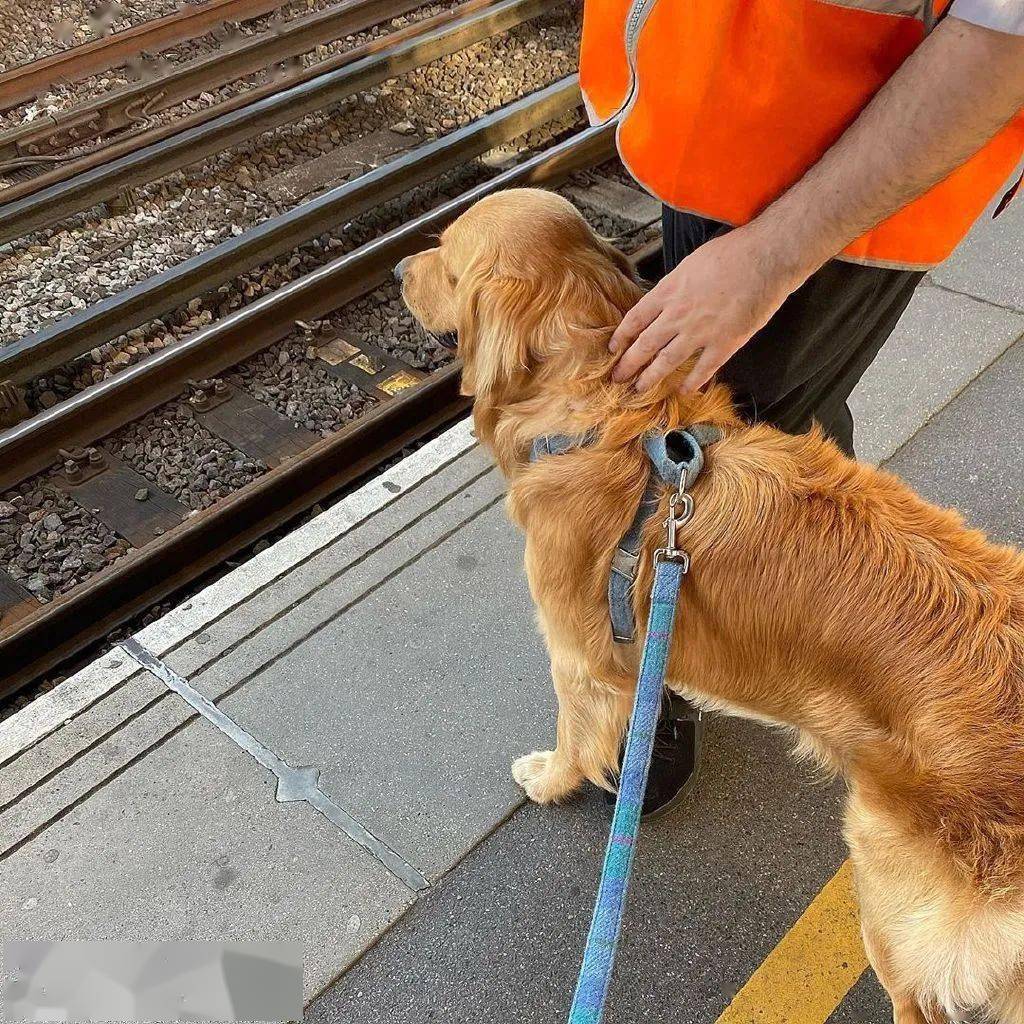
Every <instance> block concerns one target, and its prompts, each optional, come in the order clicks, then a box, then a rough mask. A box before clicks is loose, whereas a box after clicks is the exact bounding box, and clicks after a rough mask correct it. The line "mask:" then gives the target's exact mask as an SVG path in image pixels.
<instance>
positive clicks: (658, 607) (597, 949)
mask: <svg viewBox="0 0 1024 1024" xmlns="http://www.w3.org/2000/svg"><path fill="white" fill-rule="evenodd" d="M680 433H682V434H683V436H684V438H685V439H686V440H687V441H688V442H689V443H691V447H692V449H694V451H693V454H692V456H691V458H689V459H680V460H677V459H671V460H667V461H666V463H665V464H664V465H663V466H662V467H661V468H662V472H661V473H659V475H660V476H662V479H664V478H665V476H667V475H668V473H667V472H665V470H670V471H675V472H673V473H672V475H673V476H675V478H676V487H677V490H676V491H675V493H673V494H672V496H671V498H670V499H669V514H668V519H667V520H666V522H665V526H666V529H667V538H666V541H667V542H666V546H665V547H664V548H660V549H659V550H658V551H656V552H655V555H654V585H653V587H652V589H651V610H650V614H649V616H648V619H647V638H646V640H645V641H644V649H643V654H642V655H641V658H640V678H639V680H638V681H637V687H636V697H635V698H634V701H633V713H632V716H631V718H630V723H629V734H628V736H627V739H626V752H625V755H624V757H623V761H622V770H621V772H620V777H619V793H618V798H617V799H616V801H615V813H614V814H613V815H612V826H611V835H610V836H609V837H608V847H607V849H606V851H605V855H604V865H603V867H602V869H601V883H600V885H599V887H598V891H597V903H596V905H595V907H594V916H593V919H592V920H591V922H590V932H589V933H588V935H587V944H586V947H585V948H584V951H583V966H582V967H581V968H580V977H579V981H578V982H577V984H576V994H575V995H574V996H573V1001H572V1008H571V1009H570V1011H569V1024H600V1022H601V1020H602V1018H603V1017H604V1010H605V1004H606V1002H607V1000H608V987H609V985H610V984H611V979H612V968H613V967H614V965H615V951H616V947H617V945H618V941H619V933H620V931H621V929H622V916H623V912H624V910H625V904H626V893H627V890H628V888H629V877H630V874H631V872H632V869H633V856H634V853H635V852H636V841H637V836H638V835H639V832H640V815H641V814H642V812H643V804H644V793H645V792H646V790H647V775H648V772H649V771H650V767H651V754H652V752H653V750H654V733H655V730H656V728H657V724H658V716H659V713H660V710H661V700H662V694H663V692H664V688H665V671H666V667H667V664H668V654H669V648H670V645H671V640H672V628H673V624H674V622H675V615H676V603H677V601H678V598H679V588H680V586H681V585H682V582H683V577H684V576H685V575H686V573H687V572H688V571H689V568H690V558H689V555H688V554H687V553H686V552H685V551H683V550H681V549H680V548H679V547H678V544H677V537H676V532H677V530H678V529H679V527H680V526H683V525H685V524H686V523H687V522H689V520H690V518H691V517H692V515H693V499H692V498H691V496H690V495H689V493H688V492H687V490H686V488H687V486H688V485H689V484H690V483H691V482H692V481H693V479H694V478H695V477H696V475H697V473H698V472H699V471H700V468H701V466H702V465H703V457H702V455H703V453H702V452H701V447H700V443H699V441H700V440H705V441H706V440H709V439H710V438H707V439H705V438H704V437H701V438H699V440H698V439H697V438H695V437H694V436H693V434H689V433H685V432H680ZM659 440H660V439H659ZM649 454H651V456H652V461H654V462H655V464H656V465H657V461H656V459H655V453H654V452H651V451H650V450H649Z"/></svg>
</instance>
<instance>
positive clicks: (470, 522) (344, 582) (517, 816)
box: [0, 241, 1024, 1024]
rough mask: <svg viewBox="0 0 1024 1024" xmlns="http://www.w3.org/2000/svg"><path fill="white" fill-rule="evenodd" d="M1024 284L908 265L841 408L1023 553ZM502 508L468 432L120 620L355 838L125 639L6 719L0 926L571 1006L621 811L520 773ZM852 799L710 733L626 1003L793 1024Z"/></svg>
mask: <svg viewBox="0 0 1024 1024" xmlns="http://www.w3.org/2000/svg"><path fill="white" fill-rule="evenodd" d="M991 244H993V245H995V244H1000V245H1001V244H1002V243H1001V242H998V243H997V242H995V241H993V242H992V243H991ZM937 280H938V278H937ZM1015 287H1016V286H1015V283H1014V281H1012V280H1010V278H1009V277H1007V278H1006V279H1005V280H1004V281H1003V282H1002V283H1001V284H998V285H997V284H996V283H993V282H992V281H991V280H989V279H988V278H987V277H985V276H984V275H978V274H976V273H975V270H974V269H973V263H972V262H971V260H966V262H965V263H963V264H962V265H960V266H959V268H958V267H957V265H954V266H953V267H952V269H951V270H950V272H949V275H948V276H946V277H945V278H943V279H942V280H941V281H940V282H939V283H929V284H926V285H925V286H923V287H922V289H921V291H920V293H919V295H918V296H917V298H916V299H915V301H914V304H913V306H912V307H911V310H910V311H908V314H907V316H906V317H905V318H904V320H903V321H902V322H901V325H900V327H899V329H898V331H897V335H896V336H895V337H894V338H893V340H892V342H891V343H890V345H888V346H887V347H886V349H885V350H884V353H883V356H882V357H880V359H879V360H878V362H877V363H876V365H875V366H874V367H873V368H872V371H871V372H870V374H869V375H868V376H867V377H866V378H865V380H864V382H863V384H862V387H861V389H860V390H859V392H858V394H857V396H856V401H855V412H856V415H857V418H858V431H859V432H858V440H859V444H860V449H861V453H862V455H863V457H865V458H870V459H873V460H875V461H878V460H882V459H888V460H889V465H890V466H891V467H892V468H894V469H896V470H897V471H898V472H900V473H901V474H903V475H904V476H905V477H906V478H907V479H908V480H910V481H911V483H913V484H914V485H915V486H916V487H918V488H919V489H920V490H921V491H922V492H923V493H925V494H926V495H928V496H929V497H931V498H933V499H934V500H937V501H940V502H943V503H946V504H951V505H956V506H958V507H961V508H963V509H964V510H965V511H967V512H968V513H969V514H970V516H971V518H972V519H973V520H974V521H975V522H977V523H978V524H980V525H982V526H985V527H987V528H989V529H990V530H991V531H992V532H993V533H994V534H995V535H997V536H1000V537H1003V538H1005V539H1007V540H1013V541H1016V542H1017V543H1021V542H1024V519H1022V517H1021V514H1020V504H1019V495H1020V493H1021V489H1022V486H1024V450H1022V448H1024V442H1022V441H1021V437H1020V433H1019V431H1017V430H1016V429H1007V425H1008V424H1015V423H1016V420H1017V418H1018V417H1019V412H1020V409H1021V407H1022V399H1024V342H1018V341H1017V339H1019V338H1020V337H1021V336H1022V335H1024V313H1022V311H1021V309H1020V308H1018V306H1017V305H1015V303H1016V301H1017V294H1016V292H1015V290H1014V289H1015ZM501 499H502V483H501V480H500V478H499V477H498V475H497V474H496V473H495V472H494V471H493V469H492V468H491V467H490V463H489V461H488V459H487V457H486V455H485V454H484V453H482V452H481V451H480V450H479V449H478V448H477V447H476V446H475V443H474V440H473V438H472V436H471V433H470V430H469V427H468V424H466V423H463V424H460V425H458V426H456V427H455V428H453V429H452V430H451V431H449V432H448V433H446V434H445V435H443V436H442V437H441V438H439V439H437V440H435V441H433V442H431V443H430V444H429V445H427V446H426V447H425V448H423V449H422V450H420V451H419V452H417V453H416V455H415V456H413V457H412V458H410V459H408V460H406V461H405V462H403V463H400V464H399V465H397V466H395V467H393V468H392V469H391V470H389V471H388V472H386V473H385V474H383V475H382V476H381V477H379V478H378V479H376V480H375V481H373V482H372V483H371V484H369V485H367V487H365V488H363V489H362V490H360V491H359V492H357V493H355V494H353V495H351V496H350V497H349V498H346V499H345V500H344V501H342V502H340V503H339V504H337V505H335V506H334V507H332V508H330V509H328V510H327V511H326V512H325V513H324V514H323V515H321V516H320V517H318V518H317V519H316V520H314V521H313V522H312V523H310V524H308V525H307V526H306V527H304V528H302V529H301V530H299V531H297V532H296V533H294V534H292V535H290V536H289V537H287V538H285V539H284V540H282V541H281V542H280V543H279V544H277V545H275V546H274V547H273V548H271V549H270V550H268V551H266V552H264V553H263V554H261V555H259V556H257V557H256V558H254V559H253V560H252V561H250V562H248V563H246V564H245V565H244V566H242V567H240V568H239V569H237V570H235V571H234V572H233V573H231V574H230V575H228V576H227V577H225V578H224V579H222V580H220V581H219V582H218V583H216V584H214V585H213V586H211V587H210V588H208V589H207V590H206V591H204V592H203V593H202V594H200V595H197V596H196V597H195V598H193V599H191V600H190V601H188V602H186V603H185V604H183V605H182V606H181V607H179V608H177V609H175V610H174V611H173V612H171V613H170V614H168V615H167V616H165V617H164V618H163V619H161V620H160V621H159V622H156V623H154V624H153V625H151V626H149V627H147V628H146V629H144V630H142V631H140V632H139V633H138V634H137V635H136V638H135V639H136V640H137V641H138V642H139V643H140V644H141V645H142V646H143V647H144V648H145V649H146V650H147V651H149V652H151V653H152V654H154V655H155V656H156V657H157V658H158V659H159V660H160V662H161V663H162V664H163V665H164V666H166V668H167V669H168V670H169V671H170V672H172V673H175V674H177V676H179V677H181V678H182V679H184V680H186V681H187V682H188V683H189V684H191V686H192V687H194V688H195V690H196V691H197V693H198V695H200V696H201V697H205V698H207V699H208V700H210V701H212V702H214V704H215V705H216V708H218V709H219V710H220V711H221V712H223V713H225V714H226V715H228V716H230V718H231V719H232V720H233V721H234V722H235V723H237V725H238V726H239V727H240V728H241V729H242V730H244V733H245V734H246V735H247V736H248V737H249V738H250V740H251V741H252V742H253V743H254V744H257V745H262V747H265V748H267V749H268V750H269V751H270V752H271V754H273V755H276V757H277V758H280V759H282V760H283V761H284V762H286V763H287V765H289V766H291V767H292V768H301V767H305V766H312V767H315V768H316V769H319V772H320V788H321V791H322V796H323V798H324V800H326V801H327V802H329V803H330V805H331V806H332V807H335V808H338V809H340V814H341V817H339V818H338V820H341V821H345V820H347V819H345V818H344V815H345V814H347V815H350V816H351V818H352V819H354V822H355V823H356V824H355V825H354V826H347V825H339V824H338V823H337V821H336V820H333V819H331V820H329V819H328V817H325V816H324V815H323V814H322V813H319V812H318V810H317V809H316V808H315V807H313V806H311V805H310V804H308V803H303V802H289V803H279V802H277V800H276V798H275V794H276V791H277V779H276V778H275V776H274V774H272V772H270V771H268V770H267V769H266V768H265V767H263V766H262V765H261V764H260V763H258V762H257V761H256V760H254V759H253V757H252V756H250V754H249V753H247V752H246V751H245V750H243V749H242V748H241V747H240V746H238V745H237V743H236V742H235V741H234V740H233V739H232V738H231V737H230V736H229V735H226V734H225V732H223V731H222V730H221V729H220V728H218V727H217V726H216V725H215V724H213V723H211V722H210V721H209V720H207V719H206V718H203V717H201V716H200V715H198V714H197V713H196V712H195V710H193V708H192V707H191V706H190V705H189V704H187V703H186V702H185V701H184V700H183V699H182V698H181V697H180V696H179V695H178V694H177V693H174V692H172V691H171V690H169V689H168V687H167V685H166V684H165V682H164V681H163V680H161V679H160V678H157V677H156V676H154V675H153V674H152V673H150V672H149V671H146V670H142V669H141V668H140V667H139V666H138V664H137V663H136V662H134V661H133V660H132V659H131V658H130V657H129V656H128V654H127V653H125V652H123V651H122V652H114V653H112V654H110V655H107V656H105V657H104V658H101V659H99V660H98V661H97V662H96V663H94V664H93V665H91V666H89V667H88V668H86V669H84V670H83V671H82V672H80V673H78V674H77V675H76V676H75V677H73V678H71V679H69V680H68V681H67V682H66V683H64V684H62V685H61V686H59V687H58V688H57V689H56V690H54V691H53V692H52V693H50V694H47V695H46V696H44V697H42V698H41V699H40V700H38V701H36V702H35V703H34V704H33V705H31V706H30V707H29V708H26V709H25V710H23V711H22V712H19V713H18V714H17V715H16V716H14V717H13V718H11V719H9V720H8V721H6V722H4V723H2V724H0V878H2V881H3V889H4V893H5V897H6V898H5V900H4V901H3V903H2V904H0V932H2V934H4V935H7V936H11V937H16V938H23V939H49V938H82V937H96V938H131V937H135V936H137V937H146V938H167V939H184V938H190V937H195V938H234V939H291V940H300V941H302V942H303V943H304V944H305V965H306V966H305V979H304V984H305V993H306V998H307V1000H308V1002H309V1007H308V1010H307V1016H308V1018H309V1020H311V1021H316V1022H323V1024H327V1022H336V1024H356V1022H358V1024H376V1022H381V1024H384V1022H387V1024H422V1022H426V1021H438V1022H441V1021H445V1022H447V1021H455V1020H468V1021H473V1022H474V1024H476V1022H481V1024H483V1022H491V1021H493V1022H498V1021H501V1022H519V1021H522V1022H527V1021H528V1022H530V1024H541V1022H547V1021H551V1022H555V1021H562V1020H564V1019H565V1014H566V1009H567V1005H568V1001H569V998H570V995H571V991H572V986H573V983H574V980H575V973H576V970H577V967H578V959H579V954H580V950H581V947H582V940H583V936H584V934H585V931H586V927H587V923H588V920H589V916H590V912H591V906H592V899H593V894H594V889H595V885H596V879H597V874H598V870H599V865H600V859H601V855H602V853H603V848H604V843H605V838H606V829H607V823H608V810H607V808H606V807H605V805H604V804H603V802H602V800H601V799H600V798H599V797H598V796H597V795H596V794H593V793H590V794H587V795H585V796H584V797H582V798H581V799H580V800H578V801H577V802H575V803H572V804H571V805H569V806H567V807H564V808H561V809H557V810H541V809H538V808H535V807H532V806H524V804H523V801H522V798H521V794H520V791H519V790H518V788H517V787H516V786H515V785H514V784H513V782H512V780H511V777H510V775H509V771H508V768H509V764H510V762H511V761H512V759H513V758H514V757H516V756H518V755H519V754H520V753H522V752H524V751H527V750H530V749H534V748H538V747H545V746H548V745H549V744H550V741H551V739H552V738H553V722H554V719H553V714H554V697H553V694H552V692H551V687H550V682H549V678H548V670H547V660H546V656H545V652H544V649H543V645H542V643H541V641H540V638H539V637H538V635H537V633H536V629H535V627H534V623H533V611H532V608H531V605H530V601H529V596H528V593H527V588H526V585H525V581H524V579H523V576H522V573H521V570H520V564H521V543H520V539H519V537H518V536H517V534H516V532H515V531H514V529H513V528H512V527H511V526H510V525H509V524H508V523H507V522H506V520H505V517H504V513H503V509H502V504H501ZM840 800H841V790H840V788H839V787H837V786H828V785H823V784H821V783H820V782H818V783H815V782H813V781H812V780H810V779H809V778H808V777H807V776H806V774H805V772H804V771H803V770H802V769H800V768H798V767H797V766H795V765H794V764H793V762H792V761H791V760H790V759H789V757H788V756H787V753H786V750H785V747H784V744H783V743H782V742H781V741H780V738H779V737H778V736H777V735H774V734H772V733H770V732H768V731H766V730H764V729H763V728H761V727H759V726H755V725H752V724H748V723H741V722H737V721H730V720H716V721H714V722H713V723H712V725H711V727H710V731H709V736H708V743H707V756H706V758H705V761H704V765H703V769H702V780H701V783H700V785H699V786H698V787H697V789H696V790H695V791H694V793H693V794H692V796H691V797H690V799H689V801H688V803H687V804H686V806H685V807H684V808H683V809H682V811H681V813H680V814H679V815H678V816H676V817H674V818H673V819H672V820H670V821H667V822H662V823H659V824H654V825H651V826H648V827H645V830H644V836H643V844H642V850H641V854H640V857H639V861H638V870H637V879H636V889H635V892H634V894H633V896H632V897H631V901H630V909H629V921H628V924H627V929H626V936H625V939H624V945H623V949H622V957H621V968H620V970H619V971H618V973H617V975H616V981H615V989H614V994H613V1010H612V1011H611V1016H610V1018H609V1019H610V1020H611V1021H615V1022H622V1024H625V1022H626V1021H636V1020H639V1019H643V1020H645V1021H647V1022H648V1024H658V1022H669V1021H672V1022H677V1021H692V1022H695V1024H705V1022H708V1024H710V1022H713V1021H717V1020H722V1021H729V1022H739V1021H746V1020H751V1021H753V1020H755V1019H756V1020H758V1021H762V1022H764V1024H770V1022H772V1021H782V1020H786V1019H790V1018H788V1017H787V1012H788V1011H786V1010H785V1009H780V1007H783V1006H784V1002H785V998H786V994H785V992H784V991H783V990H784V989H785V987H786V986H785V985H777V986H776V988H775V989H773V988H772V984H773V983H772V982H771V981H770V980H768V981H766V980H765V979H766V978H769V979H770V977H771V976H772V971H773V970H777V967H770V966H768V965H771V964H774V963H776V960H773V958H777V956H778V950H779V949H780V948H782V946H781V945H780V940H784V937H786V936H787V935H789V934H792V932H791V929H793V928H799V927H810V926H809V925H808V924H807V922H808V920H810V919H809V918H808V917H807V913H809V911H808V912H807V913H805V910H806V908H808V907H811V908H814V907H816V906H821V902H820V901H821V894H822V892H827V891H830V890H829V886H831V885H833V884H834V883H831V882H830V879H832V878H833V876H834V875H835V874H836V872H837V871H838V870H839V869H840V867H841V865H842V863H843V860H844V856H845V854H844V850H843V847H842V844H841V841H840V839H839V836H838V827H837V822H838V818H839V814H840ZM360 829H365V830H367V831H368V832H369V833H370V834H372V836H373V837H375V841H376V842H377V843H378V844H380V845H379V846H378V849H380V848H386V849H387V850H388V851H390V852H391V854H393V856H394V858H395V860H392V861H385V860H382V859H381V857H380V856H377V855H375V854H374V853H372V852H370V851H368V850H367V849H366V843H365V841H363V840H361V839H360ZM364 838H365V837H364ZM396 862H397V863H399V864H404V865H407V866H408V867H409V868H410V869H411V870H412V871H414V872H419V873H421V874H422V875H423V876H424V877H425V879H426V881H427V883H429V887H428V888H427V889H426V890H424V891H414V889H413V888H410V886H409V885H408V884H407V882H406V881H403V873H402V872H401V871H396V870H395V869H394V864H395V863H396ZM839 877H840V878H841V875H840V876H839ZM801 922H803V924H802V925H801ZM814 944H815V943H814V942H812V943H811V945H812V946H813V945H814ZM786 955H788V956H792V954H786ZM861 956H862V954H860V955H858V954H857V953H856V951H853V955H851V956H850V958H849V959H848V960H844V961H842V962H838V963H836V964H832V965H825V966H824V967H821V965H819V966H816V967H814V968H813V969H811V970H810V974H809V975H808V977H807V978H806V980H805V983H806V985H807V992H808V997H807V1000H806V1007H807V1008H809V1009H808V1011H807V1012H808V1014H810V1015H809V1016H808V1015H806V1014H805V1018H804V1019H805V1021H810V1020H815V1019H817V1020H820V1021H821V1022H822V1024H823V1022H824V1021H825V1020H826V1019H829V1020H832V1021H834V1022H839V1021H841V1022H853V1021H859V1022H872V1024H873V1022H878V1024H882V1022H883V1021H886V1020H888V1019H889V1018H888V1010H887V1008H886V1005H885V1001H884V998H883V996H882V994H881V993H880V991H879V989H878V987H877V984H876V983H875V982H874V979H873V978H872V976H871V975H870V972H867V973H863V964H862V963H861V960H860V957H861ZM819 967H820V969H822V970H825V969H826V968H827V969H828V970H831V971H832V975H833V976H832V979H831V981H829V982H828V984H829V985H832V986H833V987H834V986H835V985H836V984H839V989H837V991H840V997H838V998H837V999H836V1000H833V1005H826V1004H827V1000H825V1001H823V1000H821V999H819V1000H818V1001H817V1002H815V998H816V993H817V994H818V995H820V992H821V991H824V988H825V987H826V982H825V981H824V980H822V979H819V978H817V976H816V975H815V973H814V972H815V971H817V970H818V969H819ZM800 969H802V968H801V965H800V963H799V962H797V960H792V959H791V960H790V961H787V966H786V967H785V970H786V971H789V974H786V977H790V976H793V971H796V972H797V973H799V970H800ZM784 973H785V972H784ZM752 976H753V977H755V978H759V979H761V980H760V981H758V982H757V985H758V986H759V987H758V988H757V990H756V991H757V993H758V995H757V999H758V1000H759V1002H758V1003H757V1006H758V1009H757V1011H756V1013H753V1014H752V1013H751V1011H749V1010H748V1009H746V1008H745V1007H748V1006H749V1005H750V1002H749V1001H750V999H751V998H752V997H751V995H750V993H751V992H752V991H753V990H752V989H751V985H752V984H753V982H752V981H751V979H752ZM837 977H838V979H839V980H838V983H837V981H836V978H837ZM819 982H820V984H819ZM794 984H795V982H794ZM801 984H804V982H801ZM847 989H849V992H848V994H846V995H845V998H842V993H844V992H846V991H847ZM744 999H746V1000H747V1002H746V1003H745V1002H744ZM836 1003H838V1005H835V1004H836ZM822 1007H825V1009H824V1010H822V1009H821V1008H822ZM815 1013H817V1014H818V1016H817V1017H815V1016H814V1014H815ZM773 1014H774V1015H773Z"/></svg>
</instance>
